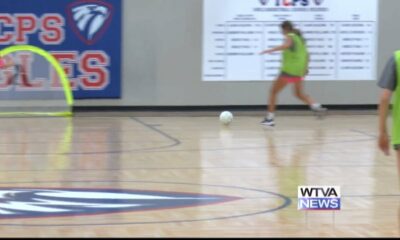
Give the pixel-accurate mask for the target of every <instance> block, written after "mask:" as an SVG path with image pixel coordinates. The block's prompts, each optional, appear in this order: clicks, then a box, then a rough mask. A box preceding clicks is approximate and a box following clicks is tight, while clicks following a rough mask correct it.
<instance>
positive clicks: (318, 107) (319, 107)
mask: <svg viewBox="0 0 400 240" xmlns="http://www.w3.org/2000/svg"><path fill="white" fill-rule="evenodd" d="M311 110H312V111H313V112H326V111H327V110H328V109H327V108H324V107H322V106H321V105H316V106H311Z"/></svg>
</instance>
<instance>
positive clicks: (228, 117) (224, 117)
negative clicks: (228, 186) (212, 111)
mask: <svg viewBox="0 0 400 240" xmlns="http://www.w3.org/2000/svg"><path fill="white" fill-rule="evenodd" d="M232 120H233V114H232V113H231V112H228V111H225V112H222V113H221V114H220V115H219V121H220V122H221V123H222V124H224V125H229V124H230V123H231V122H232Z"/></svg>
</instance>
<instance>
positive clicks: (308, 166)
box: [0, 164, 396, 172]
mask: <svg viewBox="0 0 400 240" xmlns="http://www.w3.org/2000/svg"><path fill="white" fill-rule="evenodd" d="M371 167H374V168H389V167H391V168H392V167H396V164H382V165H376V164H367V165H357V164H354V165H286V166H285V165H282V166H268V167H265V166H259V167H256V166H255V167H229V166H226V167H161V168H160V167H137V168H129V167H128V168H126V167H124V168H123V169H120V168H110V169H104V168H103V169H79V168H71V169H32V170H26V169H11V170H10V169H8V170H5V169H0V172H44V171H45V172H68V171H74V172H122V171H142V170H147V171H150V170H151V171H166V170H220V169H225V170H253V169H257V170H260V169H264V170H268V169H275V168H371Z"/></svg>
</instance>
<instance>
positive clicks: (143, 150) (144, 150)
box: [0, 126, 375, 156]
mask: <svg viewBox="0 0 400 240" xmlns="http://www.w3.org/2000/svg"><path fill="white" fill-rule="evenodd" d="M149 127H151V126H149ZM157 132H161V131H160V130H158V129H157ZM164 134H165V133H164ZM164 134H163V135H164ZM168 136H169V135H168ZM370 141H375V139H371V138H368V139H359V140H348V141H332V142H322V143H321V142H319V143H305V144H294V145H290V144H284V145H277V146H274V147H270V146H256V147H230V148H214V149H212V148H211V149H193V148H192V149H174V150H172V149H169V148H172V147H175V146H178V145H180V144H181V142H180V141H179V140H177V139H176V141H174V143H172V144H168V145H165V146H159V147H149V148H141V149H130V150H129V149H128V150H116V151H98V152H69V153H68V152H67V153H29V154H26V153H4V152H3V153H0V156H25V155H30V156H43V155H45V156H58V155H100V154H109V155H111V154H124V153H163V152H169V153H170V152H200V151H201V152H219V151H227V150H229V151H242V150H258V149H279V148H288V147H292V148H293V147H306V146H323V145H329V144H341V143H359V142H370Z"/></svg>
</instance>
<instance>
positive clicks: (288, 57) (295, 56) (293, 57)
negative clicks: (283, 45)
mask: <svg viewBox="0 0 400 240" xmlns="http://www.w3.org/2000/svg"><path fill="white" fill-rule="evenodd" d="M288 36H289V37H290V38H291V39H292V41H293V45H292V47H290V48H288V49H286V50H284V51H283V62H282V69H281V70H282V72H284V73H287V74H290V75H293V76H298V77H304V75H305V73H306V68H307V55H308V51H307V47H306V44H305V42H304V40H303V39H302V38H301V37H300V36H298V35H297V34H294V33H289V34H288Z"/></svg>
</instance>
